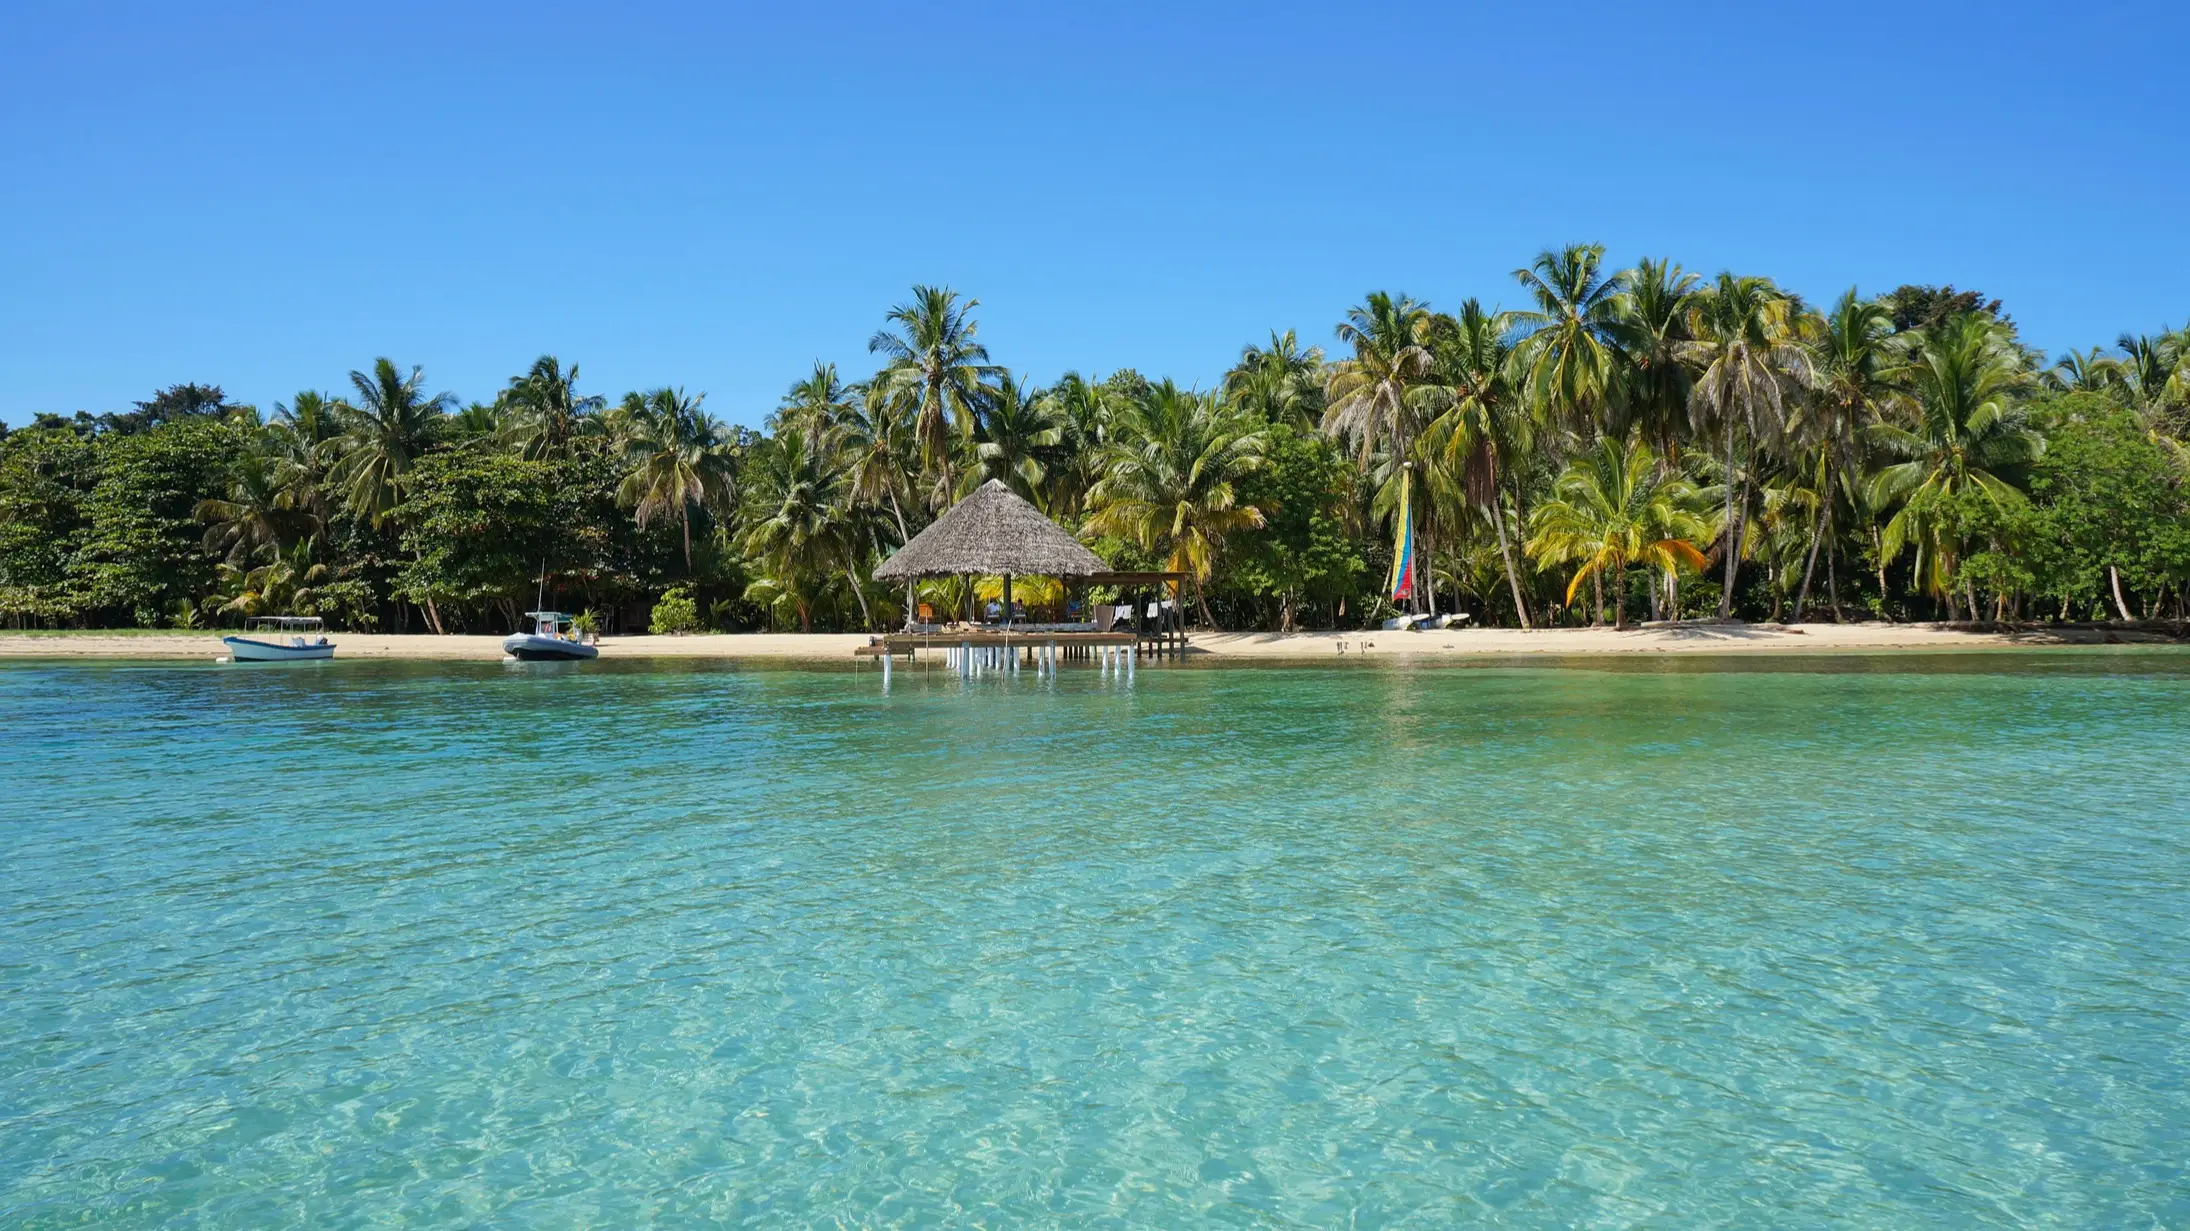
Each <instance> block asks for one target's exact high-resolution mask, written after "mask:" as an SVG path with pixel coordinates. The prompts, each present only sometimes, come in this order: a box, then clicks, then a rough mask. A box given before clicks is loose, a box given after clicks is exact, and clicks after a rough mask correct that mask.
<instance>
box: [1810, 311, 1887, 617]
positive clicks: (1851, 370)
mask: <svg viewBox="0 0 2190 1231" xmlns="http://www.w3.org/2000/svg"><path fill="white" fill-rule="evenodd" d="M1893 337H1894V334H1893V312H1892V310H1891V309H1890V308H1888V307H1887V306H1886V305H1885V304H1884V303H1881V302H1879V301H1877V300H1865V299H1862V298H1861V297H1859V296H1858V295H1857V294H1856V291H1855V288H1854V287H1850V288H1848V289H1847V290H1846V291H1844V292H1842V294H1841V296H1840V299H1839V301H1838V302H1837V303H1835V304H1834V305H1833V310H1832V311H1831V313H1829V314H1828V315H1827V316H1826V317H1825V319H1824V320H1823V321H1822V322H1821V323H1820V328H1818V329H1816V330H1815V331H1813V332H1812V334H1811V336H1810V338H1809V339H1808V341H1809V347H1810V366H1811V372H1812V375H1813V381H1812V386H1813V387H1812V388H1811V390H1810V395H1809V396H1808V397H1804V398H1799V399H1796V400H1795V401H1794V402H1793V403H1791V406H1792V411H1791V414H1790V418H1789V420H1788V424H1787V438H1788V440H1789V442H1790V443H1791V444H1792V445H1793V449H1792V453H1793V456H1792V457H1791V459H1790V460H1791V461H1792V462H1793V463H1794V468H1795V469H1796V470H1797V471H1799V472H1800V474H1801V475H1802V478H1803V482H1804V483H1805V484H1806V485H1807V488H1806V490H1807V491H1808V492H1809V494H1810V496H1811V503H1812V506H1813V507H1812V509H1811V519H1810V527H1809V548H1808V550H1807V552H1806V553H1805V555H1804V559H1803V565H1802V588H1801V590H1800V592H1798V593H1797V594H1796V596H1795V616H1794V618H1795V622H1796V623H1798V624H1799V623H1801V622H1802V615H1803V611H1804V609H1805V608H1806V607H1807V606H1808V605H1809V601H1810V583H1811V581H1812V579H1813V578H1814V577H1815V576H1816V573H1817V557H1818V549H1819V546H1820V545H1821V544H1823V543H1825V542H1827V541H1828V539H1829V536H1830V535H1831V533H1832V521H1833V513H1834V509H1835V508H1836V504H1835V501H1836V499H1837V498H1838V497H1839V496H1840V495H1841V494H1842V493H1844V492H1846V491H1848V490H1850V487H1849V485H1850V484H1851V483H1852V482H1853V481H1854V480H1855V478H1856V477H1857V469H1858V467H1859V466H1860V465H1861V463H1862V457H1861V452H1862V433H1863V430H1864V428H1865V427H1867V426H1868V425H1869V424H1870V423H1872V422H1873V421H1875V420H1876V419H1877V418H1878V415H1879V412H1880V409H1881V408H1882V407H1884V406H1885V405H1887V403H1888V402H1889V400H1890V399H1891V398H1892V397H1893V394H1894V385H1893V382H1892V380H1891V379H1890V372H1891V369H1892V367H1893V365H1894V364H1895V363H1896V362H1897V355H1898V354H1899V348H1898V345H1897V344H1896V343H1895V342H1894V341H1893Z"/></svg>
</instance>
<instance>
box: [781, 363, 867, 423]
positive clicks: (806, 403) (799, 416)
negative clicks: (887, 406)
mask: <svg viewBox="0 0 2190 1231" xmlns="http://www.w3.org/2000/svg"><path fill="white" fill-rule="evenodd" d="M858 396H859V394H858V391H857V390H855V389H853V388H852V387H851V386H850V385H847V384H845V383H844V382H843V381H842V380H839V379H838V378H837V374H836V365H835V364H833V363H821V362H819V361H816V362H815V364H814V370H813V373H812V374H811V375H809V376H807V377H806V378H805V379H804V380H801V381H797V382H794V383H793V384H792V385H791V388H790V390H789V391H788V392H786V393H785V394H784V395H783V401H782V402H780V403H778V404H777V406H776V413H775V416H774V418H773V419H772V420H771V421H770V422H769V425H768V426H769V428H770V429H771V430H773V431H775V432H777V433H783V432H804V433H805V434H806V435H807V436H809V437H811V438H813V439H816V440H819V439H820V438H821V437H822V435H823V434H825V433H827V432H829V431H830V430H832V429H833V428H835V426H836V425H837V424H838V423H839V422H840V421H841V420H843V419H844V418H845V417H846V416H847V415H849V414H850V413H851V412H852V407H853V403H854V401H855V400H856V399H857V398H858Z"/></svg>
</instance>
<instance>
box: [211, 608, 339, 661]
mask: <svg viewBox="0 0 2190 1231" xmlns="http://www.w3.org/2000/svg"><path fill="white" fill-rule="evenodd" d="M325 628H326V625H325V624H324V623H322V622H321V620H320V618H319V617H318V616H252V617H251V618H250V619H248V620H245V621H244V622H243V633H242V635H240V636H230V637H223V638H221V644H222V645H225V646H227V647H228V657H229V658H230V659H232V660H234V661H236V662H239V663H287V662H302V661H304V660H305V659H309V658H333V657H334V656H335V643H334V642H332V641H329V640H327V636H326V633H325V632H324V631H323V630H324V629H325Z"/></svg>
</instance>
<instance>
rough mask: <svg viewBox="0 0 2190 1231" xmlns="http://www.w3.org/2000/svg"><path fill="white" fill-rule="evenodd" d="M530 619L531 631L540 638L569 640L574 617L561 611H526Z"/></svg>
mask: <svg viewBox="0 0 2190 1231" xmlns="http://www.w3.org/2000/svg"><path fill="white" fill-rule="evenodd" d="M525 614H526V615H527V616H529V617H531V619H532V631H533V632H534V633H536V634H538V635H539V636H542V637H560V638H562V639H564V640H566V641H567V640H570V639H571V637H570V632H571V628H572V622H573V621H574V620H576V619H577V617H576V616H573V615H571V614H569V613H568V612H562V611H528V612H526V613H525Z"/></svg>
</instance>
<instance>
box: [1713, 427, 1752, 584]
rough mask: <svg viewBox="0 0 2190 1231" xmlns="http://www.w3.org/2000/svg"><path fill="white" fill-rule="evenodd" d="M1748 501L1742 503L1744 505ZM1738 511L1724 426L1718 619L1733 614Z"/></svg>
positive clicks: (1730, 436)
mask: <svg viewBox="0 0 2190 1231" xmlns="http://www.w3.org/2000/svg"><path fill="white" fill-rule="evenodd" d="M1747 503H1748V501H1746V500H1744V501H1742V504H1744V505H1746V504H1747ZM1740 515H1741V514H1740V510H1739V509H1737V507H1736V505H1735V503H1734V425H1733V424H1731V423H1728V424H1727V425H1726V525H1725V526H1724V528H1723V529H1722V530H1721V532H1720V533H1721V534H1722V535H1723V537H1724V541H1725V544H1726V583H1725V585H1724V587H1723V588H1722V589H1721V590H1720V591H1719V618H1720V619H1721V620H1723V619H1726V618H1727V617H1729V616H1731V615H1733V614H1734V570H1735V569H1736V568H1737V567H1739V565H1740V560H1741V523H1740V522H1739V521H1737V520H1736V518H1738V517H1739V516H1740Z"/></svg>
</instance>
